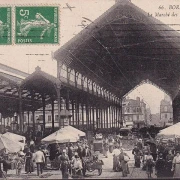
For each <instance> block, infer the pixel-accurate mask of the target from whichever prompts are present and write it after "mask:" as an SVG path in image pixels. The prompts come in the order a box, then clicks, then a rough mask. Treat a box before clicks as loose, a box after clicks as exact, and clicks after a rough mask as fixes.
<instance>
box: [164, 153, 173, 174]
mask: <svg viewBox="0 0 180 180" xmlns="http://www.w3.org/2000/svg"><path fill="white" fill-rule="evenodd" d="M173 158H174V155H173V154H172V150H169V154H168V155H167V156H166V171H165V172H166V173H165V174H166V177H173V171H171V167H172V161H173Z"/></svg>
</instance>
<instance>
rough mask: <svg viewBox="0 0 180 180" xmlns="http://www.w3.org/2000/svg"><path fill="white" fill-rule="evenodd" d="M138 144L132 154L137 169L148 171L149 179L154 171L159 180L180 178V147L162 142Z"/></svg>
mask: <svg viewBox="0 0 180 180" xmlns="http://www.w3.org/2000/svg"><path fill="white" fill-rule="evenodd" d="M140 144H141V145H140V146H139V144H136V145H135V147H134V149H133V151H132V154H133V155H134V159H135V165H134V166H135V167H136V168H141V167H142V170H146V172H147V176H148V178H151V177H152V173H153V170H155V174H156V176H157V177H158V178H165V177H169V178H172V177H175V178H177V177H180V165H179V163H180V145H179V144H176V145H175V144H174V145H172V144H171V146H170V145H169V144H168V142H166V143H162V142H154V143H153V142H151V143H149V142H148V143H146V142H144V143H140Z"/></svg>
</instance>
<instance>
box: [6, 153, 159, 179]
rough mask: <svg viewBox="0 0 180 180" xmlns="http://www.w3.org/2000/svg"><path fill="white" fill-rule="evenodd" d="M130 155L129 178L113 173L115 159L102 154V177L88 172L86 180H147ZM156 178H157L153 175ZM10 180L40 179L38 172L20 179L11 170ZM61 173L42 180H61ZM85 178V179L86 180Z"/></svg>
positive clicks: (24, 175) (47, 172)
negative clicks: (133, 179) (90, 179)
mask: <svg viewBox="0 0 180 180" xmlns="http://www.w3.org/2000/svg"><path fill="white" fill-rule="evenodd" d="M126 152H127V153H128V155H129V156H130V158H131V159H130V161H129V162H128V164H129V169H130V174H129V175H128V177H127V178H124V177H122V173H121V172H113V170H112V165H113V158H112V154H110V153H109V154H108V158H104V157H103V156H102V155H101V154H100V155H99V158H100V159H102V160H103V162H104V166H103V172H102V175H101V176H98V173H97V171H94V172H91V173H90V172H87V177H86V178H88V179H89V178H92V179H119V178H124V179H128V178H136V179H141V178H142V179H145V178H147V175H146V172H145V171H142V170H141V168H134V158H133V155H132V153H131V151H126ZM153 177H154V178H155V177H156V176H155V175H153ZM7 178H8V179H37V178H39V177H38V176H36V171H35V172H33V173H32V174H29V175H27V174H25V172H22V175H21V177H18V176H16V175H15V170H9V171H8V176H7ZM61 178H62V176H61V172H60V171H55V170H53V171H45V172H44V173H43V177H41V178H40V179H61ZM86 178H85V179H86Z"/></svg>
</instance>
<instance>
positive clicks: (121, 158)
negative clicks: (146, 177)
mask: <svg viewBox="0 0 180 180" xmlns="http://www.w3.org/2000/svg"><path fill="white" fill-rule="evenodd" d="M125 156H127V157H128V158H129V159H130V157H129V156H128V155H127V154H126V153H124V152H123V149H121V153H120V155H119V161H120V163H121V168H122V175H123V177H127V175H128V174H129V167H128V161H126V158H125Z"/></svg>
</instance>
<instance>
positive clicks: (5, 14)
mask: <svg viewBox="0 0 180 180" xmlns="http://www.w3.org/2000/svg"><path fill="white" fill-rule="evenodd" d="M11 36H12V34H11V7H0V44H4V45H6V44H11V39H12V38H11Z"/></svg>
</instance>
